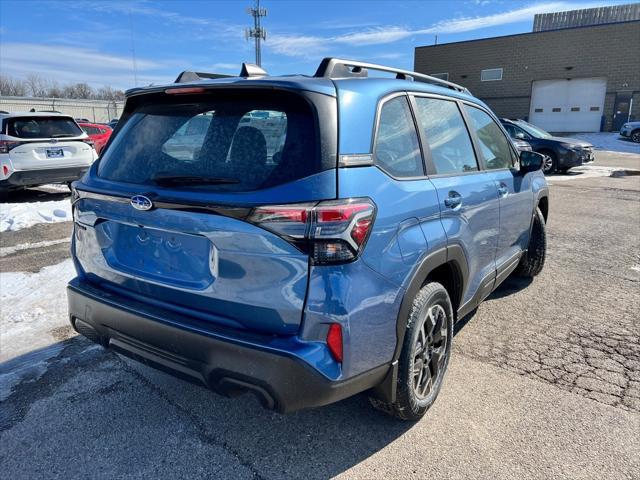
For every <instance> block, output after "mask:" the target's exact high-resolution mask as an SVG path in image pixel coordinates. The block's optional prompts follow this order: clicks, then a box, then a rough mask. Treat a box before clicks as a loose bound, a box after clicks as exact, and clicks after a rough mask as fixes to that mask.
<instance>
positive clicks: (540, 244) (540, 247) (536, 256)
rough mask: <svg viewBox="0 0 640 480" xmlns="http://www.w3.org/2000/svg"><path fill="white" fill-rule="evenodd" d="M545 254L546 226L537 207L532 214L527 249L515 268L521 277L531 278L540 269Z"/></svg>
mask: <svg viewBox="0 0 640 480" xmlns="http://www.w3.org/2000/svg"><path fill="white" fill-rule="evenodd" d="M546 256H547V227H546V225H545V222H544V216H543V215H542V212H541V211H540V209H539V208H536V211H535V212H534V214H533V226H532V228H531V238H530V239H529V246H528V247H527V251H526V252H525V253H524V254H523V255H522V258H521V259H520V263H519V264H518V267H517V268H516V274H517V275H520V276H521V277H528V278H533V277H535V276H536V275H538V274H539V273H540V272H541V271H542V267H544V260H545V258H546Z"/></svg>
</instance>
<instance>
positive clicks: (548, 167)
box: [540, 150, 558, 175]
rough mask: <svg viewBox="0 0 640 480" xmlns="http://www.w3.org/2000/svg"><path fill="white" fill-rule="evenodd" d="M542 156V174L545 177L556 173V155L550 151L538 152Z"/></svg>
mask: <svg viewBox="0 0 640 480" xmlns="http://www.w3.org/2000/svg"><path fill="white" fill-rule="evenodd" d="M540 153H542V155H544V160H543V161H542V173H544V174H545V175H549V174H551V173H553V172H555V171H556V168H557V167H558V160H557V159H556V154H555V153H553V152H551V151H546V150H545V151H544V152H540Z"/></svg>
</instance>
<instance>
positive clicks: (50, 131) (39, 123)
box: [7, 117, 82, 138]
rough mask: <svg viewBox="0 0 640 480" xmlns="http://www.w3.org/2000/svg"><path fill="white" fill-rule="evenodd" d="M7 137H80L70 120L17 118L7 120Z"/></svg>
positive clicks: (75, 126)
mask: <svg viewBox="0 0 640 480" xmlns="http://www.w3.org/2000/svg"><path fill="white" fill-rule="evenodd" d="M7 135H11V136H12V137H18V138H64V137H77V136H79V135H82V130H80V127H78V125H77V124H76V122H74V121H73V120H72V119H71V118H65V117H17V118H8V119H7Z"/></svg>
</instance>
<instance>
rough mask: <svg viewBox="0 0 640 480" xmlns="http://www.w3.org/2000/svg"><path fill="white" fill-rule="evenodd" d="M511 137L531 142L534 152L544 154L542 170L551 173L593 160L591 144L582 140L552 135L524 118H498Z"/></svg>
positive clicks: (564, 170)
mask: <svg viewBox="0 0 640 480" xmlns="http://www.w3.org/2000/svg"><path fill="white" fill-rule="evenodd" d="M500 121H501V122H502V125H503V126H504V128H505V129H506V130H507V132H508V133H509V135H511V138H514V139H517V140H524V141H526V142H529V144H531V148H533V151H534V152H538V153H541V154H543V155H545V157H546V158H545V162H544V166H543V168H542V171H543V172H544V173H545V174H547V173H553V172H556V171H560V172H566V171H567V170H569V169H570V168H573V167H579V166H580V165H583V164H585V163H590V162H593V161H594V160H595V156H594V154H593V145H591V144H590V143H589V142H585V141H584V140H578V139H575V138H566V137H554V136H553V135H551V134H550V133H549V132H546V131H544V130H543V129H541V128H540V127H536V126H535V125H532V124H530V123H528V122H525V121H524V120H509V119H507V118H502V119H500Z"/></svg>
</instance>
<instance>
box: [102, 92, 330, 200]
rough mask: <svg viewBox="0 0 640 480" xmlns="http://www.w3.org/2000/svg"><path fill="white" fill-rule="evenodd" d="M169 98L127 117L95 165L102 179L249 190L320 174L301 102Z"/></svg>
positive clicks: (310, 116)
mask: <svg viewBox="0 0 640 480" xmlns="http://www.w3.org/2000/svg"><path fill="white" fill-rule="evenodd" d="M167 97H168V96H166V95H165V96H164V97H163V98H162V99H158V100H159V101H158V102H149V103H150V104H149V105H141V106H140V107H138V108H137V109H136V110H134V111H133V112H132V114H131V116H130V117H129V118H128V119H127V121H126V123H125V124H124V125H123V126H122V128H121V130H120V132H118V134H117V136H116V138H115V139H114V141H113V143H112V144H111V145H110V147H109V148H108V150H107V152H106V153H105V154H104V156H103V157H102V159H101V161H100V165H99V168H98V175H99V176H100V177H101V178H105V179H108V180H114V181H120V182H128V183H136V184H150V185H160V186H176V187H180V188H200V189H207V190H214V191H219V190H222V191H250V190H257V189H261V188H267V187H272V186H275V185H279V184H282V183H286V182H289V181H292V180H295V179H298V178H303V177H306V176H308V175H311V174H313V173H317V172H318V171H320V170H321V167H320V159H319V157H320V155H319V146H318V142H317V141H316V138H317V132H316V130H317V129H316V121H315V116H314V112H313V110H312V108H311V106H310V105H309V104H308V103H307V102H306V101H305V100H304V99H303V98H300V97H298V96H296V95H294V94H288V93H278V92H273V91H270V92H268V93H266V92H265V93H262V94H260V95H258V94H256V93H248V92H247V93H242V94H233V95H225V96H224V98H220V97H221V96H220V97H218V96H213V95H198V96H189V97H181V96H176V97H175V98H171V99H169V98H167ZM156 98H158V97H156ZM192 99H193V100H192ZM151 103H152V104H151Z"/></svg>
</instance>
